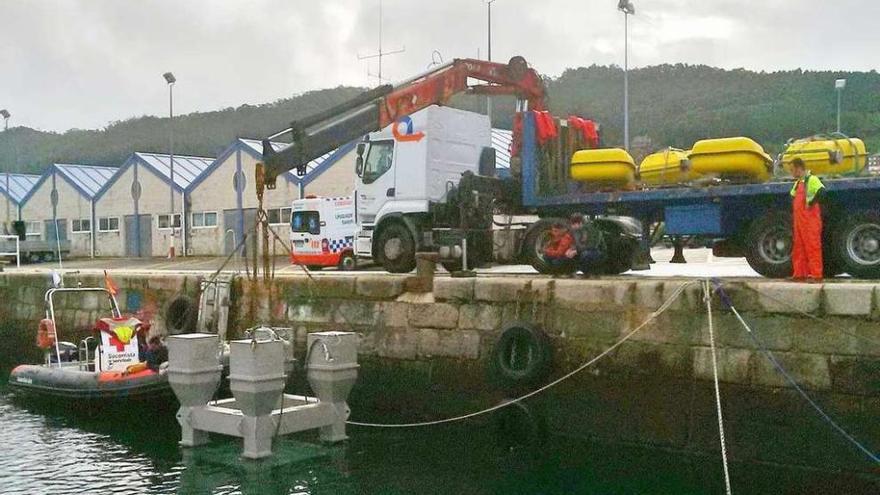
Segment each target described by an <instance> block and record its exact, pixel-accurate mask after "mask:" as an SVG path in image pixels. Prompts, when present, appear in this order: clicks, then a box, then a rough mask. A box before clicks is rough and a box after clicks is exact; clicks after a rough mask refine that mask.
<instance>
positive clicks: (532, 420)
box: [493, 399, 547, 450]
mask: <svg viewBox="0 0 880 495" xmlns="http://www.w3.org/2000/svg"><path fill="white" fill-rule="evenodd" d="M500 404H507V405H506V406H505V407H502V408H501V409H498V410H497V411H495V413H494V414H493V416H494V418H493V421H494V423H495V435H496V439H497V440H496V441H497V443H498V445H499V446H500V447H502V448H504V449H506V450H514V449H517V448H526V449H534V448H540V447H541V445H542V444H543V443H544V441H545V440H546V438H547V421H546V418H545V417H544V416H543V415H542V414H539V413H538V412H537V411H535V410H533V409H532V408H531V407H529V406H528V405H526V404H524V403H522V402H513V401H511V400H510V399H504V400H502V401H501V402H500ZM500 404H499V405H500Z"/></svg>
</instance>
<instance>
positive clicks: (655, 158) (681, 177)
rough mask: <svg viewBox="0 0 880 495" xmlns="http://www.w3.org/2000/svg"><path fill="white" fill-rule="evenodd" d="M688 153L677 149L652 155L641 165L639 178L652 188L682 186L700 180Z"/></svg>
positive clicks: (667, 149) (668, 149) (669, 149)
mask: <svg viewBox="0 0 880 495" xmlns="http://www.w3.org/2000/svg"><path fill="white" fill-rule="evenodd" d="M688 154H689V152H688V151H684V150H679V149H675V148H666V149H665V150H661V151H658V152H656V153H652V154H650V155H648V156H646V157H645V159H644V160H642V163H641V164H640V165H639V178H640V179H641V181H642V183H644V184H647V185H652V186H655V185H656V186H660V185H668V184H680V183H682V182H688V181H691V180H694V179H696V178H698V177H699V176H700V175H699V174H697V173H695V172H694V171H693V169H692V168H691V161H690V158H688Z"/></svg>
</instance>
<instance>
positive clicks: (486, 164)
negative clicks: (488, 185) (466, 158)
mask: <svg viewBox="0 0 880 495" xmlns="http://www.w3.org/2000/svg"><path fill="white" fill-rule="evenodd" d="M478 170H479V173H480V175H482V176H483V177H495V148H492V147H488V146H487V147H485V148H483V150H482V152H481V153H480V166H479V168H478Z"/></svg>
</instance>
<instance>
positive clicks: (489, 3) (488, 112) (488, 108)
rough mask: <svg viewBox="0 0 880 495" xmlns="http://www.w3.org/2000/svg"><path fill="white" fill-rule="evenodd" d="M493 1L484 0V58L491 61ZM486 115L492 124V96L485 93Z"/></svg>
mask: <svg viewBox="0 0 880 495" xmlns="http://www.w3.org/2000/svg"><path fill="white" fill-rule="evenodd" d="M493 3H495V0H486V9H487V11H488V14H489V15H488V18H487V19H488V22H487V27H488V30H487V32H488V38H489V39H488V44H489V47H488V48H489V50H488V52H487V54H486V59H487V60H488V61H489V62H491V61H492V4H493ZM486 115H487V116H488V117H489V125H492V97H491V96H489V95H486Z"/></svg>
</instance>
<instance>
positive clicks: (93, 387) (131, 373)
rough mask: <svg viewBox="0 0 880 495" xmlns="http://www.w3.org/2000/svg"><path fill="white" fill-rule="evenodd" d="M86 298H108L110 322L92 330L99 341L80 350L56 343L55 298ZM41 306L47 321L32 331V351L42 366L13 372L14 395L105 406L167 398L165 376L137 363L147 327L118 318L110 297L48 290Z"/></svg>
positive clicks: (83, 344) (85, 342)
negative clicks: (113, 401) (36, 348)
mask: <svg viewBox="0 0 880 495" xmlns="http://www.w3.org/2000/svg"><path fill="white" fill-rule="evenodd" d="M89 293H91V294H95V293H99V294H103V295H105V296H107V301H108V303H109V306H110V316H109V317H107V318H101V319H100V320H99V321H98V322H97V323H96V325H95V328H96V329H98V331H99V333H100V335H99V336H98V338H96V337H94V336H88V337H86V338H84V339H82V340H81V341H80V343H79V345H76V344H73V343H71V342H66V341H62V340H60V339H59V336H60V334H59V329H58V328H57V326H56V318H55V298H56V297H57V296H59V295H64V296H65V297H73V296H76V295H86V294H89ZM45 301H46V318H44V319H43V320H41V321H40V325H39V329H38V331H37V345H38V346H39V347H40V348H42V349H43V351H44V354H45V360H44V362H43V363H42V364H24V365H20V366H18V367H16V368H15V369H13V370H12V373H11V374H10V376H9V387H10V388H11V389H12V390H13V391H14V392H15V393H16V394H22V395H31V396H42V397H63V398H73V399H105V400H106V399H132V398H143V399H147V398H155V397H160V396H170V394H171V391H170V387H169V386H168V379H167V377H166V375H165V372H164V370H161V369H151V368H149V367H147V365H146V363H144V362H142V361H141V360H140V354H141V352H139V351H140V350H141V347H140V344H141V339H143V338H144V336H145V335H146V331H147V330H149V324H148V323H144V322H141V321H140V320H138V319H137V318H133V317H123V316H122V315H121V314H120V312H119V306H118V304H117V303H116V298H115V297H114V296H113V294H112V293H111V292H109V291H108V290H107V289H104V288H83V287H77V288H53V289H49V290H48V291H47V292H46V296H45ZM95 344H97V345H95Z"/></svg>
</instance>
